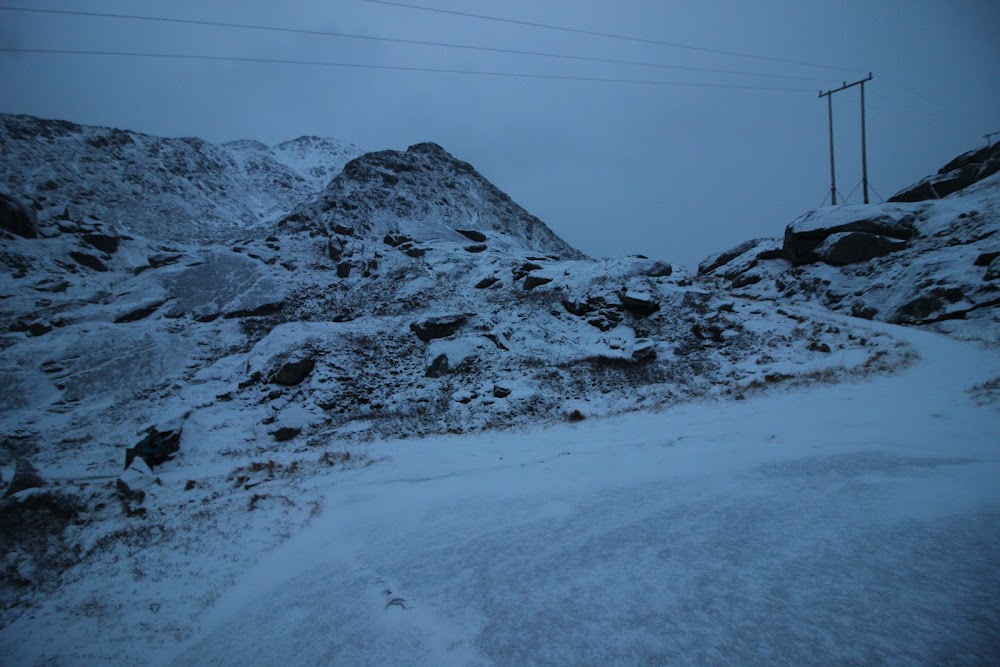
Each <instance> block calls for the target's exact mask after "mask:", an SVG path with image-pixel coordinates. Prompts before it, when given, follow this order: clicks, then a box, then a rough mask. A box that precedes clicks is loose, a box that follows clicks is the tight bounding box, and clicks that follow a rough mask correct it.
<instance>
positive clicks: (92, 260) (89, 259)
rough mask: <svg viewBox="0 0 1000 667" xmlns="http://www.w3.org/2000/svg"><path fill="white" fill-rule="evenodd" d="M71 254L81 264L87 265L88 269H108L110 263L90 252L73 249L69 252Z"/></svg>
mask: <svg viewBox="0 0 1000 667" xmlns="http://www.w3.org/2000/svg"><path fill="white" fill-rule="evenodd" d="M69 256H70V257H72V258H73V260H74V261H75V262H76V263H77V264H79V265H80V266H85V267H87V268H88V269H93V270H94V271H107V270H108V265H107V264H105V263H104V262H102V261H101V259H100V258H99V257H95V256H94V255H91V254H90V253H86V252H78V251H76V250H73V251H71V252H70V253H69Z"/></svg>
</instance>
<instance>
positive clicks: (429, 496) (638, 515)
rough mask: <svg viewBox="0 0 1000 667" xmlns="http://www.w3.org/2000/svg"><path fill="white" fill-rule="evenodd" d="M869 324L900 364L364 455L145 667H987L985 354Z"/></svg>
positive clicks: (997, 586)
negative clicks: (867, 376) (857, 377)
mask: <svg viewBox="0 0 1000 667" xmlns="http://www.w3.org/2000/svg"><path fill="white" fill-rule="evenodd" d="M885 328H886V329H892V330H893V333H894V334H895V335H898V336H900V337H903V338H905V339H907V340H909V341H910V342H911V343H912V344H914V345H915V346H916V347H917V349H918V350H919V351H920V355H921V360H920V361H919V362H917V363H916V364H915V365H914V366H912V367H911V368H909V369H908V370H906V371H905V372H903V373H900V374H898V375H896V376H891V377H881V378H877V379H874V380H872V381H869V382H865V383H847V384H842V385H837V386H820V387H817V388H814V389H810V390H797V391H787V392H784V393H775V394H772V395H768V396H766V397H762V398H757V399H752V400H747V401H740V402H730V403H710V404H697V405H690V406H686V407H681V408H677V409H672V410H668V411H665V412H662V413H645V414H637V415H631V416H627V417H623V418H620V419H616V420H610V421H603V422H592V423H588V422H584V423H581V424H578V425H573V426H565V427H559V428H553V429H549V430H545V431H537V432H531V431H525V432H513V433H512V432H507V433H500V434H487V435H480V436H475V437H446V438H433V439H427V440H422V441H419V442H404V443H384V444H380V445H376V446H373V447H372V451H371V454H372V455H375V456H386V457H389V459H388V460H387V461H385V462H383V463H381V464H379V465H376V466H373V467H369V468H365V469H359V470H355V471H350V472H348V473H344V474H342V475H340V476H338V477H337V478H336V479H331V486H330V490H329V493H328V497H327V500H326V505H325V510H324V512H323V513H322V515H321V516H320V517H319V519H318V520H317V521H316V522H315V523H314V524H312V526H311V527H310V528H308V529H307V530H305V531H304V532H302V533H301V534H299V535H297V536H296V537H294V538H293V539H292V540H290V541H289V542H287V543H286V544H285V545H284V546H282V547H281V548H279V549H278V550H276V551H275V552H272V554H270V555H269V556H268V557H267V558H266V559H265V560H264V561H263V562H262V563H260V564H259V565H258V566H257V567H255V568H254V569H252V570H250V571H248V572H245V573H244V574H243V575H242V576H241V578H240V580H239V582H238V583H237V585H236V586H234V587H233V588H232V589H231V590H230V591H229V592H227V593H226V594H225V595H223V596H222V597H221V598H220V599H219V601H218V603H217V604H216V605H215V606H214V608H212V609H211V610H210V611H209V612H207V613H206V614H205V616H204V619H203V622H202V626H201V627H202V630H201V632H200V633H199V634H198V635H197V636H196V637H195V638H193V639H192V640H191V641H189V642H187V643H186V644H185V645H183V646H180V647H178V648H177V649H176V650H174V651H170V652H169V653H167V654H165V655H160V656H158V658H159V662H160V663H162V664H173V665H205V664H233V665H268V664H279V663H283V664H335V663H336V664H427V665H442V664H594V665H597V664H623V663H628V664H654V663H656V664H663V663H672V664H676V663H696V664H720V663H729V664H748V663H760V664H773V663H792V664H805V663H810V664H844V663H851V664H872V663H881V662H892V663H922V664H977V663H979V664H987V663H993V664H995V662H996V661H997V660H998V659H1000V653H998V647H1000V522H998V521H1000V484H998V480H1000V412H998V410H997V407H996V402H995V397H994V402H993V404H992V405H979V406H977V405H976V401H975V397H974V395H973V394H970V393H969V389H970V388H972V387H973V386H974V385H977V384H980V383H982V382H984V381H986V380H989V379H991V378H993V377H996V376H997V375H998V373H1000V353H998V350H997V349H996V348H993V349H984V348H982V347H978V346H976V345H974V344H970V343H965V342H960V341H955V340H953V339H948V338H944V337H941V336H938V335H935V334H931V333H925V332H920V331H913V330H903V329H898V328H894V327H888V326H887V327H885ZM151 657H152V656H151Z"/></svg>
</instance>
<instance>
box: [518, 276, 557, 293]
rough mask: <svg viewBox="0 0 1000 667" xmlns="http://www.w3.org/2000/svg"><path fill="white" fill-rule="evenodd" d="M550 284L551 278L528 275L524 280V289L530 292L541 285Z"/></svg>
mask: <svg viewBox="0 0 1000 667" xmlns="http://www.w3.org/2000/svg"><path fill="white" fill-rule="evenodd" d="M550 282H552V278H547V277H545V276H536V275H533V274H529V275H527V276H525V278H524V289H526V290H532V289H535V288H536V287H541V286H542V285H548V284H549V283H550Z"/></svg>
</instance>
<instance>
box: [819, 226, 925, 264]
mask: <svg viewBox="0 0 1000 667" xmlns="http://www.w3.org/2000/svg"><path fill="white" fill-rule="evenodd" d="M905 247H906V241H901V240H899V239H893V238H889V237H887V236H880V235H878V234H868V233H865V232H840V233H837V234H831V235H830V236H828V237H826V239H825V240H824V241H823V243H821V244H820V245H819V246H817V247H816V249H815V250H814V251H813V252H814V254H815V255H816V258H817V259H819V261H821V262H825V263H827V264H830V265H832V266H846V265H847V264H857V263H858V262H867V261H868V260H870V259H875V258H876V257H883V256H885V255H888V254H890V253H893V252H897V251H899V250H902V249H903V248H905Z"/></svg>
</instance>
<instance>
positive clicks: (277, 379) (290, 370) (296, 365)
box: [271, 358, 316, 387]
mask: <svg viewBox="0 0 1000 667" xmlns="http://www.w3.org/2000/svg"><path fill="white" fill-rule="evenodd" d="M315 366H316V361H315V360H314V359H312V358H307V359H300V360H297V361H288V362H285V363H284V364H282V365H281V367H280V368H279V369H278V370H277V371H275V373H274V375H272V376H271V383H272V384H280V385H283V386H286V387H292V386H294V385H297V384H299V383H300V382H302V381H303V380H305V379H306V378H307V377H308V376H309V374H310V373H312V371H313V368H314V367H315Z"/></svg>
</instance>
